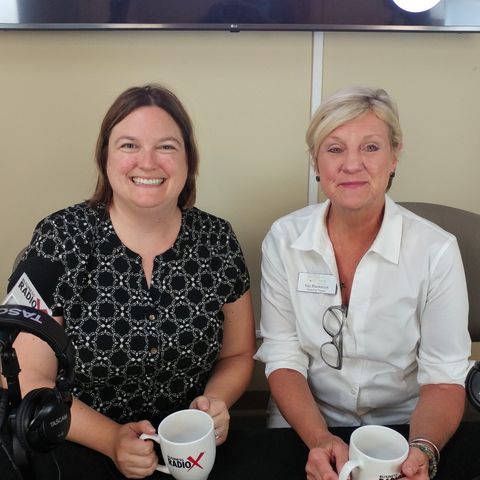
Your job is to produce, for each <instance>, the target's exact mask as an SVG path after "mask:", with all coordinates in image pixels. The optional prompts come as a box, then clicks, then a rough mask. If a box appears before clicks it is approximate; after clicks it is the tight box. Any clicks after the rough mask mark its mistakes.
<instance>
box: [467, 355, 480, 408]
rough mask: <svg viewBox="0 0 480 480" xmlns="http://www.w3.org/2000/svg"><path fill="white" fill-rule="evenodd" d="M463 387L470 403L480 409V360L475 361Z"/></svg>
mask: <svg viewBox="0 0 480 480" xmlns="http://www.w3.org/2000/svg"><path fill="white" fill-rule="evenodd" d="M465 389H466V391H467V398H468V400H469V401H470V403H471V404H472V405H473V406H474V407H475V408H476V409H477V410H479V411H480V362H475V364H474V365H473V367H472V368H471V369H470V370H469V372H468V374H467V379H466V380H465Z"/></svg>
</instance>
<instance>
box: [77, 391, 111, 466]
mask: <svg viewBox="0 0 480 480" xmlns="http://www.w3.org/2000/svg"><path fill="white" fill-rule="evenodd" d="M71 415H72V422H71V425H70V431H69V433H68V435H67V439H68V440H70V441H72V442H75V443H79V444H81V445H83V446H85V447H88V448H90V449H92V450H96V451H97V452H100V453H103V454H104V455H107V456H108V457H110V458H112V459H113V456H114V443H115V439H116V437H117V435H118V431H119V429H120V424H118V423H116V422H114V421H113V420H111V419H110V418H108V417H106V416H105V415H103V414H101V413H99V412H97V411H96V410H94V409H93V408H91V407H89V406H88V405H86V404H85V403H83V402H82V401H80V400H78V399H77V398H74V399H73V403H72V408H71Z"/></svg>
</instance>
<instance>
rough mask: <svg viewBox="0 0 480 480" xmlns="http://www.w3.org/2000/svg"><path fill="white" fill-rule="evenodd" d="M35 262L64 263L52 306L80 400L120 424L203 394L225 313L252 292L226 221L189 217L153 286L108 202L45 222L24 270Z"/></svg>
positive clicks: (157, 266) (158, 264)
mask: <svg viewBox="0 0 480 480" xmlns="http://www.w3.org/2000/svg"><path fill="white" fill-rule="evenodd" d="M36 256H41V257H43V258H45V259H47V260H49V261H51V262H56V264H57V266H58V262H60V263H61V265H62V269H61V271H62V274H61V275H60V278H59V279H58V282H55V284H56V285H55V288H54V291H53V292H52V294H53V298H54V305H53V307H52V310H53V315H63V317H64V322H65V323H64V325H65V331H66V333H67V335H68V336H69V337H70V338H71V340H72V342H73V344H74V346H75V348H76V351H77V362H76V366H75V387H74V392H73V393H74V394H75V395H76V396H77V397H78V398H79V399H81V400H82V401H83V402H85V403H86V404H88V405H90V406H91V407H93V408H94V409H96V410H98V411H100V412H101V413H103V414H105V415H107V416H108V417H110V418H112V419H114V420H116V421H119V422H127V421H138V420H141V419H144V418H148V419H155V421H157V420H158V419H160V418H162V417H163V416H165V415H166V414H168V413H169V412H171V411H173V410H176V409H179V408H187V407H188V405H189V404H190V402H191V401H192V400H193V399H194V398H195V397H196V396H198V395H200V394H201V393H203V390H204V388H205V384H206V382H207V380H208V377H209V374H210V372H211V370H212V368H213V365H214V363H215V360H216V359H217V356H218V354H219V352H220V350H221V347H222V338H223V313H222V307H223V305H224V304H225V303H229V302H234V301H235V300H237V299H238V298H240V297H241V296H242V295H243V294H244V293H245V292H246V291H247V290H248V288H249V276H248V271H247V268H246V265H245V261H244V258H243V254H242V251H241V248H240V246H239V244H238V241H237V239H236V237H235V234H234V232H233V230H232V228H231V226H230V224H229V223H228V222H226V221H225V220H222V219H220V218H217V217H215V216H213V215H210V214H208V213H205V212H202V211H201V210H198V209H196V208H192V209H187V210H184V211H182V223H181V228H180V233H179V235H178V237H177V240H176V242H175V244H174V245H173V246H172V248H170V249H169V250H167V251H166V252H164V253H163V254H161V255H159V256H157V257H156V259H155V261H154V268H153V275H152V281H151V286H150V288H149V287H148V286H147V283H146V280H145V276H144V272H143V268H142V261H141V257H140V256H139V255H137V254H136V253H134V252H132V251H131V250H129V249H128V248H127V247H126V246H125V245H123V244H122V243H121V241H120V239H119V238H118V237H117V235H116V233H115V230H114V228H113V225H112V223H111V221H110V218H109V215H108V213H107V211H106V209H105V207H104V206H103V205H100V206H97V207H95V208H90V207H88V206H87V204H85V203H82V204H77V205H74V206H72V207H68V208H66V209H64V210H61V211H59V212H56V213H55V214H52V215H50V216H49V217H47V218H46V219H44V220H43V221H42V222H40V223H39V224H38V226H37V228H36V230H35V232H34V235H33V239H32V243H31V245H30V247H29V248H28V250H27V252H26V255H25V257H24V259H23V261H22V262H21V264H20V265H19V267H18V268H22V264H23V263H24V262H28V259H29V258H32V257H36Z"/></svg>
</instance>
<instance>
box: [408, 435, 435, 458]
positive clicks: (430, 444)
mask: <svg viewBox="0 0 480 480" xmlns="http://www.w3.org/2000/svg"><path fill="white" fill-rule="evenodd" d="M410 443H425V444H427V445H429V446H430V447H431V448H432V450H433V452H434V453H435V459H436V460H437V463H438V462H439V461H440V450H439V449H438V447H437V446H436V445H435V444H434V443H433V442H432V441H431V440H428V439H426V438H412V440H410Z"/></svg>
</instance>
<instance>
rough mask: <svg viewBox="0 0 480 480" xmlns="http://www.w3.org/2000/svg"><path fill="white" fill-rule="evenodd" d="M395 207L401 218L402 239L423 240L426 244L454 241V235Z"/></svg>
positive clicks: (418, 216) (401, 207) (405, 210)
mask: <svg viewBox="0 0 480 480" xmlns="http://www.w3.org/2000/svg"><path fill="white" fill-rule="evenodd" d="M396 207H397V208H398V211H399V213H400V214H401V216H402V224H403V235H404V237H411V238H412V239H414V240H415V241H421V240H423V241H424V242H425V243H426V244H432V243H433V244H437V243H440V244H450V243H454V242H455V241H456V237H455V235H453V234H452V233H450V232H447V231H446V230H444V229H443V228H442V227H440V226H439V225H437V224H436V223H434V222H432V221H430V220H427V219H426V218H424V217H421V216H420V215H417V214H416V213H413V212H412V211H410V210H408V209H407V208H405V207H403V206H402V205H399V204H398V203H397V204H396Z"/></svg>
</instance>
